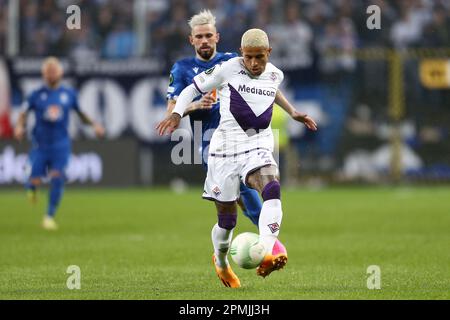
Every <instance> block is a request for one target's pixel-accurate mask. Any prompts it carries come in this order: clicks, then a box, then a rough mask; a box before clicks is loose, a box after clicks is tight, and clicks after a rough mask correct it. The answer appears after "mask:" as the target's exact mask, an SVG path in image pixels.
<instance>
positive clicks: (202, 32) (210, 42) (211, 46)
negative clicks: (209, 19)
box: [189, 24, 219, 60]
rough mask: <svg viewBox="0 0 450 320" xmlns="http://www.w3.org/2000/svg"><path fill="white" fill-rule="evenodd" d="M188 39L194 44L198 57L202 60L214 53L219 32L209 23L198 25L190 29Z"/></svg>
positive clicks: (207, 58) (209, 57)
mask: <svg viewBox="0 0 450 320" xmlns="http://www.w3.org/2000/svg"><path fill="white" fill-rule="evenodd" d="M189 40H190V42H191V44H192V45H193V46H194V48H195V51H196V53H197V56H198V57H199V58H201V59H202V60H210V59H211V58H212V57H213V56H214V54H215V53H216V46H217V42H219V34H218V33H217V32H216V28H215V27H214V26H213V25H211V24H204V25H198V26H195V27H194V28H193V29H192V33H191V35H190V36H189Z"/></svg>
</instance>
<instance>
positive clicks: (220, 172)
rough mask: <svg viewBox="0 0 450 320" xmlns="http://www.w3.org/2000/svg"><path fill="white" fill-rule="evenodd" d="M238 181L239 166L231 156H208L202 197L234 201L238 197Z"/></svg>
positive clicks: (226, 201)
mask: <svg viewBox="0 0 450 320" xmlns="http://www.w3.org/2000/svg"><path fill="white" fill-rule="evenodd" d="M239 183H240V181H239V166H238V164H237V163H236V162H235V161H234V160H233V159H232V158H219V157H210V158H209V160H208V173H207V175H206V179H205V185H204V193H203V198H205V199H209V200H214V201H218V202H219V203H220V202H221V203H230V202H235V201H236V200H237V199H238V198H239Z"/></svg>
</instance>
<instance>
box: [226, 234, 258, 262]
mask: <svg viewBox="0 0 450 320" xmlns="http://www.w3.org/2000/svg"><path fill="white" fill-rule="evenodd" d="M265 252H266V250H265V248H264V246H263V244H262V243H259V235H257V234H256V233H253V232H244V233H241V234H239V235H237V236H236V238H234V240H233V241H232V242H231V247H230V255H231V258H232V259H233V261H234V262H235V263H236V264H237V265H238V266H240V267H241V268H244V269H254V268H256V267H257V266H259V265H260V264H261V262H262V261H263V259H264V255H265Z"/></svg>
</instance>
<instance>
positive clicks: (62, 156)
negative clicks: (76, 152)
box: [15, 57, 105, 230]
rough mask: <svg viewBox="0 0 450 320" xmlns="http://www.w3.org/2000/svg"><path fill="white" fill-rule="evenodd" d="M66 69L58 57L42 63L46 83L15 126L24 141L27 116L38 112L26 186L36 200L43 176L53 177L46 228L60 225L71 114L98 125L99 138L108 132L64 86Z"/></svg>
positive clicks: (37, 91)
mask: <svg viewBox="0 0 450 320" xmlns="http://www.w3.org/2000/svg"><path fill="white" fill-rule="evenodd" d="M62 76H63V68H62V66H61V63H60V62H59V60H58V59H56V58H54V57H50V58H47V59H46V60H45V61H44V63H43V65H42V77H43V80H44V82H45V85H44V86H42V87H41V88H39V89H37V90H35V91H33V92H32V93H31V95H30V96H29V97H28V99H27V107H26V110H25V111H23V112H22V113H21V114H20V116H19V119H18V122H17V125H16V127H15V137H16V138H17V139H18V140H19V141H20V140H22V139H23V137H24V136H25V132H26V128H25V125H26V118H27V115H28V114H29V113H30V112H34V115H35V118H36V123H35V126H34V128H33V131H32V148H31V151H30V154H29V158H30V163H31V174H30V177H29V180H28V182H27V183H26V188H27V191H28V194H29V197H30V199H31V200H32V202H36V189H37V187H38V186H39V185H40V184H41V183H42V178H44V177H49V178H50V191H49V203H48V209H47V214H46V215H45V216H44V220H43V222H42V227H43V228H44V229H47V230H56V229H57V228H58V226H57V224H56V222H55V220H54V217H55V214H56V211H57V209H58V205H59V203H60V201H61V198H62V195H63V190H64V179H65V176H64V171H65V168H66V166H67V164H68V161H69V157H70V153H71V141H70V137H69V133H68V126H69V114H70V111H71V110H73V111H75V112H76V113H77V114H78V116H79V117H80V119H81V120H82V122H83V123H84V124H86V125H90V126H92V127H93V128H94V131H95V134H96V135H97V136H98V137H101V136H103V135H104V132H105V130H104V128H103V127H102V126H101V125H100V124H98V123H95V122H93V121H92V120H91V119H89V117H88V116H87V115H86V114H85V113H84V112H82V111H81V110H80V107H79V105H78V97H77V93H76V92H75V91H74V90H73V89H69V88H67V87H64V86H62V85H60V82H61V79H62Z"/></svg>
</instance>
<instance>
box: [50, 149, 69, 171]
mask: <svg viewBox="0 0 450 320" xmlns="http://www.w3.org/2000/svg"><path fill="white" fill-rule="evenodd" d="M69 158H70V150H67V149H61V150H56V151H53V152H52V153H51V155H50V161H49V162H50V165H49V171H50V175H51V176H64V175H65V171H66V168H67V165H68V164H69Z"/></svg>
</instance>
